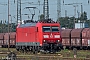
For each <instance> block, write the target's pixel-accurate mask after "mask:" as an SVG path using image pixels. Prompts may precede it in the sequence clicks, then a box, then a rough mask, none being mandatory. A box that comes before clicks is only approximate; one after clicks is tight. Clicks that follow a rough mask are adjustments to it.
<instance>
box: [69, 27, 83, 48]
mask: <svg viewBox="0 0 90 60" xmlns="http://www.w3.org/2000/svg"><path fill="white" fill-rule="evenodd" d="M82 31H83V28H81V29H73V30H72V31H71V46H72V47H82V39H81V38H82Z"/></svg>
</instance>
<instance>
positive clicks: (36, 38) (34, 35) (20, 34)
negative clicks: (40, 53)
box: [16, 22, 61, 46]
mask: <svg viewBox="0 0 90 60" xmlns="http://www.w3.org/2000/svg"><path fill="white" fill-rule="evenodd" d="M42 26H58V27H60V24H59V23H40V22H38V23H37V24H36V26H30V27H23V28H20V27H18V28H17V31H16V43H17V42H40V46H42V45H43V40H44V39H45V38H43V35H49V36H50V34H51V33H52V32H43V31H42ZM37 27H38V32H37ZM52 35H53V36H54V35H60V32H53V33H52ZM45 40H48V41H49V40H54V41H56V40H61V38H54V37H53V38H50V37H49V38H46V39H45ZM60 43H61V42H60Z"/></svg>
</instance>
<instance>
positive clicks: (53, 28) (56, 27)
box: [51, 26, 59, 32]
mask: <svg viewBox="0 0 90 60" xmlns="http://www.w3.org/2000/svg"><path fill="white" fill-rule="evenodd" d="M51 28H52V32H59V27H58V26H52V27H51Z"/></svg>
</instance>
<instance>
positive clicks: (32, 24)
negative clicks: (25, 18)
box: [19, 23, 37, 27]
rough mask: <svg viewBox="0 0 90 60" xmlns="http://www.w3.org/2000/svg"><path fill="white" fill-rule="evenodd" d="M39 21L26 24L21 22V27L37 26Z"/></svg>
mask: <svg viewBox="0 0 90 60" xmlns="http://www.w3.org/2000/svg"><path fill="white" fill-rule="evenodd" d="M36 24H37V23H26V24H21V25H20V26H19V27H29V26H36Z"/></svg>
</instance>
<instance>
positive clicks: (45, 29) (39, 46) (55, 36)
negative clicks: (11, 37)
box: [16, 20, 62, 52]
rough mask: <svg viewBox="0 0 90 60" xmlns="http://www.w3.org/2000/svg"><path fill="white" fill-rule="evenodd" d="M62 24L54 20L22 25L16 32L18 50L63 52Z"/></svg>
mask: <svg viewBox="0 0 90 60" xmlns="http://www.w3.org/2000/svg"><path fill="white" fill-rule="evenodd" d="M61 42H62V40H61V32H60V24H59V23H57V22H53V21H52V20H46V21H43V22H31V23H26V24H21V25H19V26H18V27H17V31H16V49H17V50H29V51H33V52H35V51H41V50H43V51H49V52H56V51H60V50H61V48H60V47H61V46H62V44H61Z"/></svg>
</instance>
